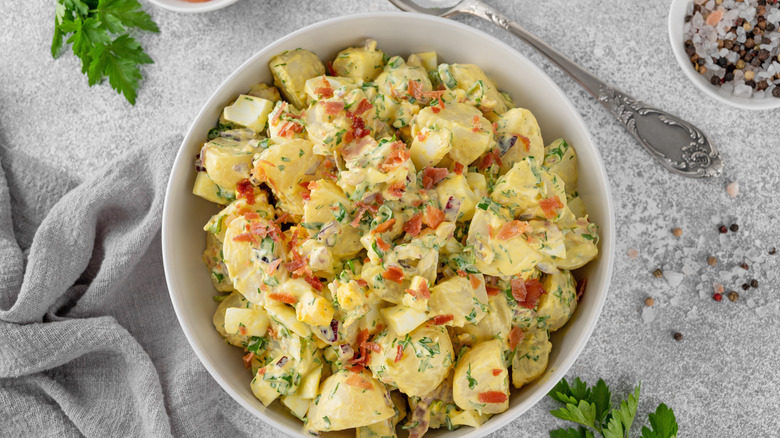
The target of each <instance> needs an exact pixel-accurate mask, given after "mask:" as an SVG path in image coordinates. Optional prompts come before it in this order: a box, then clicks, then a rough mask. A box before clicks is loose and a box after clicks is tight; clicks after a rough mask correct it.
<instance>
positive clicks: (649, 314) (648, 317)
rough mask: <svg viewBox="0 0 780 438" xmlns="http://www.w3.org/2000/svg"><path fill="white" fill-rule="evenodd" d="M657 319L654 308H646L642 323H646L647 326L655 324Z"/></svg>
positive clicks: (643, 312)
mask: <svg viewBox="0 0 780 438" xmlns="http://www.w3.org/2000/svg"><path fill="white" fill-rule="evenodd" d="M654 319H655V309H653V308H652V307H645V308H643V309H642V321H644V322H645V324H649V323H651V322H653V320H654Z"/></svg>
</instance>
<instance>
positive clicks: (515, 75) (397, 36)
mask: <svg viewBox="0 0 780 438" xmlns="http://www.w3.org/2000/svg"><path fill="white" fill-rule="evenodd" d="M369 37H370V38H374V39H376V40H377V41H378V42H379V47H380V48H381V49H382V50H384V51H385V52H386V53H388V54H402V55H408V54H410V53H413V52H418V51H425V50H435V51H436V52H438V53H439V55H440V59H441V60H444V61H446V62H461V63H474V64H477V65H479V66H480V67H482V68H483V69H484V70H485V71H486V72H487V73H488V75H490V76H491V77H493V78H494V79H495V81H496V83H497V84H498V85H499V87H500V88H502V89H504V90H506V91H508V92H509V93H510V94H511V95H512V97H513V98H514V100H515V102H516V103H517V104H518V105H520V106H523V107H526V108H528V109H530V110H531V111H533V113H534V115H535V116H536V118H537V120H538V121H539V125H540V126H541V129H542V133H543V136H544V139H545V141H548V142H549V141H551V140H553V139H555V138H557V137H563V138H565V139H566V140H567V141H568V142H569V143H570V144H572V145H574V147H575V148H576V151H577V154H578V156H579V171H580V177H579V179H580V186H579V193H580V195H581V196H582V198H583V199H584V201H585V203H586V205H587V206H588V210H589V212H590V217H591V219H592V220H593V222H595V223H596V224H598V225H599V226H600V227H601V231H600V233H601V242H600V247H601V248H600V250H601V253H600V256H599V257H598V258H597V259H596V260H595V261H593V262H591V263H590V264H589V265H588V266H587V267H586V268H584V269H583V270H582V271H580V272H579V275H580V276H584V277H587V279H588V289H587V292H586V294H585V296H584V298H583V300H582V302H581V304H580V306H579V308H578V309H577V311H576V313H575V314H574V317H573V318H572V320H571V321H570V322H569V323H568V325H567V326H566V327H565V328H564V329H561V330H559V331H558V332H556V333H554V334H553V336H552V343H553V349H552V353H551V355H550V361H549V367H548V368H547V371H546V372H545V374H544V375H543V376H542V377H541V378H540V379H538V380H537V381H535V382H533V383H531V384H529V385H526V386H525V387H523V388H522V389H520V390H513V391H512V395H511V398H510V407H509V410H508V411H507V412H505V413H502V414H500V415H496V416H495V417H493V418H492V419H491V420H490V421H488V422H487V423H485V424H484V425H483V426H482V427H480V428H477V429H472V428H469V427H463V428H461V429H459V430H457V431H454V432H448V431H447V430H446V429H444V430H438V431H431V432H430V435H429V436H430V437H436V436H443V435H444V434H447V436H448V437H475V436H483V435H486V434H488V433H490V432H493V431H495V430H497V429H499V428H500V427H502V426H504V425H506V424H507V423H509V422H510V421H512V420H514V419H515V418H517V417H518V416H519V415H520V414H522V413H523V412H525V411H526V410H528V409H529V408H530V407H531V406H533V405H534V404H535V403H536V402H537V401H539V400H540V399H541V398H542V397H544V396H545V395H546V394H547V392H549V390H550V389H551V388H552V387H553V386H554V385H555V384H556V383H557V382H558V381H559V380H560V379H561V378H562V377H563V376H564V374H565V373H566V371H567V370H568V369H569V367H570V366H571V365H572V363H574V360H575V359H576V358H577V356H578V355H579V354H580V352H581V351H582V349H583V347H584V346H585V343H586V342H587V340H588V338H589V337H590V334H591V332H592V331H593V328H594V327H595V325H596V321H597V320H598V317H599V314H600V313H601V308H602V306H603V304H604V300H605V299H606V296H607V289H608V286H609V281H610V277H611V273H612V259H613V254H614V246H615V244H614V239H613V236H614V230H615V227H614V223H615V219H614V213H613V210H612V204H611V200H610V190H609V184H608V181H607V175H606V170H605V169H604V165H603V164H602V161H601V157H600V156H599V153H598V150H597V149H596V147H595V146H594V145H593V142H592V141H591V138H590V135H589V134H588V130H587V128H586V127H585V124H584V123H583V121H582V118H580V116H579V114H578V113H577V111H576V110H575V109H574V107H573V106H572V104H571V103H570V102H569V100H568V99H567V98H566V96H565V95H564V94H563V92H562V91H561V90H560V89H559V88H558V86H557V85H556V84H555V83H554V82H553V81H552V80H551V79H550V78H549V77H548V76H547V75H545V74H544V73H543V72H542V71H541V70H540V69H539V68H538V67H537V66H535V65H533V64H532V63H531V62H530V61H529V60H528V59H526V58H525V57H523V56H522V55H520V54H518V53H517V52H516V51H515V50H513V49H512V48H511V47H509V46H507V45H506V44H504V43H502V42H500V41H498V40H496V39H495V38H493V37H491V36H489V35H486V34H484V33H482V32H480V31H478V30H475V29H473V28H471V27H468V26H466V25H464V24H460V23H458V22H455V21H452V20H446V19H441V18H436V17H429V16H423V15H416V14H408V13H381V14H361V15H352V16H347V17H340V18H335V19H332V20H328V21H324V22H321V23H317V24H314V25H311V26H309V27H306V28H304V29H301V30H299V31H296V32H294V33H292V34H290V35H288V36H286V37H284V38H282V39H280V40H279V41H276V42H275V43H273V44H271V45H269V46H267V47H265V48H264V49H262V50H260V51H259V52H258V53H257V54H255V55H254V56H253V57H252V58H250V59H249V60H248V61H246V62H245V63H244V64H243V65H241V66H240V67H239V68H238V69H237V70H236V71H235V72H234V73H233V74H232V75H230V77H228V78H227V79H226V80H225V81H224V82H223V83H222V85H220V86H219V88H218V89H217V91H216V92H214V94H213V95H212V96H211V97H210V98H209V100H208V102H206V104H205V105H204V107H203V109H201V111H200V113H199V114H198V116H197V118H196V119H195V121H194V122H193V124H192V126H191V127H190V129H189V131H188V132H187V136H186V137H185V139H184V141H183V143H182V145H181V148H180V150H179V153H178V156H177V157H176V161H175V162H174V165H173V169H172V170H171V177H170V181H169V183H168V189H167V193H166V200H165V208H164V211H163V224H162V249H163V260H164V265H165V273H166V277H167V281H168V289H169V291H170V295H171V301H172V302H173V307H174V309H175V311H176V315H177V316H178V318H179V322H180V323H181V326H182V329H183V330H184V333H185V335H186V336H187V339H188V340H189V342H190V345H192V348H193V350H195V353H196V354H197V356H198V358H200V360H201V362H203V365H204V366H205V367H206V369H208V371H209V372H210V373H211V375H212V377H214V379H215V380H216V381H217V382H219V384H220V385H222V387H223V388H224V389H225V391H227V392H228V393H229V394H230V395H231V396H232V397H233V398H234V399H235V400H236V401H238V402H239V403H240V404H241V405H242V406H243V407H245V408H246V409H247V410H248V411H250V412H251V413H253V414H254V415H256V416H257V417H259V418H260V419H261V420H263V421H265V422H266V423H268V424H270V425H272V426H274V427H275V428H277V429H279V430H280V431H282V432H284V433H287V434H289V435H292V436H298V437H304V435H303V434H302V432H301V431H302V424H301V422H300V421H299V420H297V419H295V418H293V417H292V416H291V415H290V414H288V413H287V412H285V409H284V408H283V407H281V406H280V404H279V403H274V404H272V405H271V406H270V407H269V408H265V407H264V406H263V405H262V404H261V403H260V402H259V401H258V400H257V399H256V398H255V397H254V396H253V395H252V392H251V391H250V389H249V382H250V380H251V378H252V377H251V375H250V373H248V372H247V370H246V369H245V368H244V365H243V362H242V361H241V356H242V354H243V353H242V352H241V351H240V350H239V349H237V348H235V347H232V346H229V345H227V344H226V343H225V342H224V341H223V340H222V338H221V337H220V336H219V334H217V332H216V330H214V327H213V326H212V323H211V318H212V315H213V312H214V310H215V309H216V303H214V301H213V300H212V299H211V298H212V296H214V295H215V291H214V289H213V287H212V285H211V281H210V279H209V274H208V271H207V269H206V268H205V267H204V266H203V263H202V262H201V253H202V252H203V250H204V248H205V234H204V231H203V229H202V227H203V224H205V223H206V222H207V221H208V219H209V217H210V216H211V215H212V214H214V213H216V212H217V207H216V206H215V205H213V204H211V203H209V202H207V201H205V200H203V199H200V198H198V197H196V196H194V195H192V184H193V181H194V180H195V170H194V166H193V159H194V157H195V154H196V153H197V152H198V150H199V149H200V147H201V145H202V143H203V142H204V139H205V138H206V136H207V133H208V131H209V129H211V128H213V127H214V125H215V124H216V122H217V119H218V117H219V115H220V112H221V110H222V108H223V107H224V106H225V105H228V104H229V103H230V102H231V101H232V100H233V99H235V98H236V96H237V95H239V94H240V93H242V92H245V91H246V90H247V89H249V88H250V86H251V85H252V84H254V83H256V82H258V81H267V82H271V74H270V72H269V70H268V67H267V64H268V60H269V59H270V58H271V57H273V56H274V55H276V54H278V53H280V52H282V51H284V50H290V49H294V48H297V47H304V48H307V49H310V50H313V51H314V52H316V53H317V54H318V55H319V56H320V57H321V58H322V59H323V60H328V59H332V58H333V57H334V56H335V55H336V53H337V52H338V51H339V50H341V49H343V48H346V47H349V46H354V45H360V44H363V42H364V40H365V39H366V38H369ZM326 435H327V436H344V437H347V436H349V437H352V436H354V432H341V433H338V432H331V433H328V434H326Z"/></svg>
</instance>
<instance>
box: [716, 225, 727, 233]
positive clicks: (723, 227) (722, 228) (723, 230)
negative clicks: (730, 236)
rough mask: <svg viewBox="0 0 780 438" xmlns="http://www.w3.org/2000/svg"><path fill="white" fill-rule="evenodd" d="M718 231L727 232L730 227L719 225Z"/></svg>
mask: <svg viewBox="0 0 780 438" xmlns="http://www.w3.org/2000/svg"><path fill="white" fill-rule="evenodd" d="M718 231H720V234H726V233H728V232H729V229H728V228H726V226H725V225H721V226H719V227H718Z"/></svg>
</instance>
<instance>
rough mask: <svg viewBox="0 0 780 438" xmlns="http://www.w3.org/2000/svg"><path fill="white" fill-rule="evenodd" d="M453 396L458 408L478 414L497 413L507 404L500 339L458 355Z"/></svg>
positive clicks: (506, 407) (507, 394) (506, 379)
mask: <svg viewBox="0 0 780 438" xmlns="http://www.w3.org/2000/svg"><path fill="white" fill-rule="evenodd" d="M502 395H503V397H502ZM452 396H453V398H454V399H455V403H456V404H457V405H458V407H459V408H461V409H463V410H465V411H477V413H479V414H498V413H500V412H504V411H506V410H507V409H508V408H509V372H508V370H507V367H506V365H504V359H503V345H502V343H501V341H499V340H498V339H493V340H491V341H486V342H482V343H479V344H477V345H476V346H475V347H474V348H472V349H471V350H469V351H467V352H466V353H465V354H464V355H463V356H462V357H461V358H460V360H459V361H458V366H457V367H455V374H454V376H453V379H452Z"/></svg>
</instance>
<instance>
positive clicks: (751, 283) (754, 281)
mask: <svg viewBox="0 0 780 438" xmlns="http://www.w3.org/2000/svg"><path fill="white" fill-rule="evenodd" d="M750 287H752V288H753V289H758V280H756V279H755V278H754V279H752V280H750Z"/></svg>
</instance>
